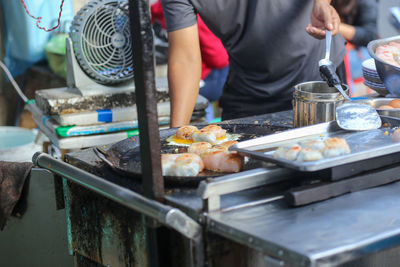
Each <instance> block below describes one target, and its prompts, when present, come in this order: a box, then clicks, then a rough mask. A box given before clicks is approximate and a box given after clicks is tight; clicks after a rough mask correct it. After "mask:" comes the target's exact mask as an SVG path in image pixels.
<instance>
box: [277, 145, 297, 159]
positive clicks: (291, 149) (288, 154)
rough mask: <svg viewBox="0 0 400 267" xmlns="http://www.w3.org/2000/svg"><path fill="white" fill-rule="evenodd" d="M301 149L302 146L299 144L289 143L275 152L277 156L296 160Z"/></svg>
mask: <svg viewBox="0 0 400 267" xmlns="http://www.w3.org/2000/svg"><path fill="white" fill-rule="evenodd" d="M300 150H301V146H299V145H298V144H289V145H284V146H281V147H278V149H277V150H276V151H275V153H274V157H275V158H284V159H288V160H296V159H297V155H298V154H299V152H300Z"/></svg>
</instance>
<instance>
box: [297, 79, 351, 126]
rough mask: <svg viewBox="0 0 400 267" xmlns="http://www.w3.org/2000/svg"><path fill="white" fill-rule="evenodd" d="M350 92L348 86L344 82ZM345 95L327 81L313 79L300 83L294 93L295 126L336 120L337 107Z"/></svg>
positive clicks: (345, 87)
mask: <svg viewBox="0 0 400 267" xmlns="http://www.w3.org/2000/svg"><path fill="white" fill-rule="evenodd" d="M342 86H343V88H344V90H345V92H346V93H347V94H348V91H349V89H348V87H347V85H345V84H342ZM343 102H344V97H343V96H342V95H341V94H340V93H339V92H338V90H337V89H336V88H334V87H329V86H328V84H327V83H326V82H323V81H312V82H305V83H301V84H298V85H296V86H295V87H294V93H293V126H294V127H302V126H307V125H312V124H316V123H321V122H328V121H331V120H335V112H336V107H337V106H338V105H340V104H342V103H343Z"/></svg>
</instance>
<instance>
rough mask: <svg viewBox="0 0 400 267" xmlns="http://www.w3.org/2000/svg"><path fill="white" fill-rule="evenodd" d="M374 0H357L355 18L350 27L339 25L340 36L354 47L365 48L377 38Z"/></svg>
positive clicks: (343, 24) (375, 3) (375, 4)
mask: <svg viewBox="0 0 400 267" xmlns="http://www.w3.org/2000/svg"><path fill="white" fill-rule="evenodd" d="M377 10H378V4H377V2H376V0H359V1H358V2H357V16H356V19H355V21H354V22H353V23H352V25H349V24H345V23H341V24H340V27H339V31H340V34H341V35H342V36H343V37H344V38H345V39H346V40H347V41H349V42H351V43H353V44H354V45H356V46H367V45H368V43H369V42H370V41H372V40H374V39H377V38H378V28H377V16H378V14H377Z"/></svg>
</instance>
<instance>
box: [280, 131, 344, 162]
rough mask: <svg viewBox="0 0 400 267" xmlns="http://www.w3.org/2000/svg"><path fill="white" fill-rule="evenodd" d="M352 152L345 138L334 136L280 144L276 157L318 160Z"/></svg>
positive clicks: (305, 160)
mask: <svg viewBox="0 0 400 267" xmlns="http://www.w3.org/2000/svg"><path fill="white" fill-rule="evenodd" d="M349 153H350V147H349V145H348V144H347V142H346V140H345V139H344V138H338V137H332V138H328V139H326V140H324V141H323V140H307V141H303V142H301V143H300V145H299V144H288V145H284V146H280V147H278V148H277V149H276V150H275V153H274V158H283V159H287V160H293V161H295V160H296V161H304V162H308V161H317V160H322V159H324V158H332V157H337V156H342V155H345V154H349Z"/></svg>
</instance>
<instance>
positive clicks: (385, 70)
mask: <svg viewBox="0 0 400 267" xmlns="http://www.w3.org/2000/svg"><path fill="white" fill-rule="evenodd" d="M390 42H397V43H399V42H400V36H394V37H390V38H384V39H377V40H373V41H371V42H369V43H368V53H369V54H370V56H371V57H372V58H373V59H374V60H375V66H376V71H377V72H378V75H379V77H380V78H381V80H382V81H383V83H384V84H385V87H386V88H387V89H388V93H390V94H391V95H393V96H396V97H398V96H400V68H398V67H396V66H393V65H391V64H389V63H387V62H385V61H383V60H382V59H380V58H379V57H378V56H377V55H376V54H375V51H376V49H377V48H378V46H381V45H386V44H388V43H390Z"/></svg>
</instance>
